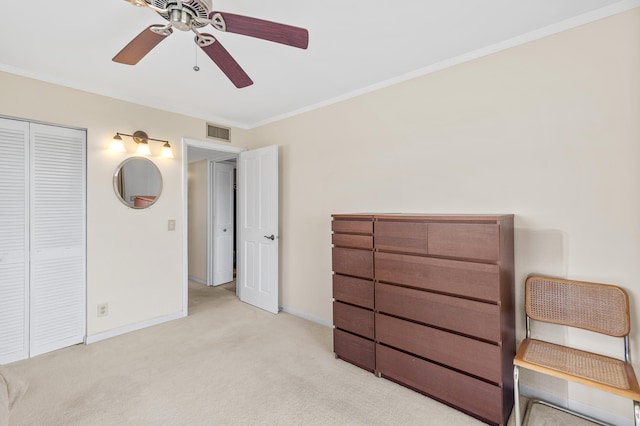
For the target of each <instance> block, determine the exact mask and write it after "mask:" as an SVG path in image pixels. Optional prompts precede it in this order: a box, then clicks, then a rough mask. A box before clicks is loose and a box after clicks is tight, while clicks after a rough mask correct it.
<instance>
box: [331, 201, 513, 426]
mask: <svg viewBox="0 0 640 426" xmlns="http://www.w3.org/2000/svg"><path fill="white" fill-rule="evenodd" d="M332 229H333V235H332V241H333V272H334V275H333V297H334V304H333V319H334V326H335V328H334V352H335V354H336V357H338V358H341V359H343V360H345V361H348V362H350V363H353V364H355V365H357V366H359V367H362V368H364V369H367V370H369V371H372V372H375V373H376V374H377V375H378V376H381V377H385V378H388V379H390V380H393V381H395V382H398V383H400V384H402V385H405V386H407V387H410V388H412V389H414V390H417V391H419V392H422V393H424V394H426V395H429V396H431V397H433V398H434V399H437V400H439V401H442V402H444V403H446V404H448V405H451V406H454V407H456V408H458V409H459V410H461V411H464V412H466V413H468V414H470V415H472V416H474V417H476V418H478V419H481V420H483V421H485V422H487V423H490V424H506V422H507V420H508V418H509V415H510V413H511V409H512V406H513V376H512V372H513V364H512V363H513V357H514V355H515V314H514V273H513V215H464V216H449V215H385V214H335V215H333V222H332Z"/></svg>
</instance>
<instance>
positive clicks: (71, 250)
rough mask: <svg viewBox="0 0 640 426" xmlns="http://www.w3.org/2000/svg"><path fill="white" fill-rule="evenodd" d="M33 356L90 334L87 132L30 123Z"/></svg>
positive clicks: (31, 322)
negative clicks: (87, 262) (87, 244)
mask: <svg viewBox="0 0 640 426" xmlns="http://www.w3.org/2000/svg"><path fill="white" fill-rule="evenodd" d="M30 140H31V173H30V174H31V179H30V181H31V185H30V186H31V193H30V197H31V203H30V209H29V210H30V221H31V238H30V252H31V258H30V263H31V269H30V327H29V328H30V331H29V336H30V342H29V345H30V349H29V353H30V356H32V357H33V356H36V355H40V354H42V353H45V352H50V351H53V350H56V349H60V348H64V347H66V346H71V345H74V344H77V343H82V341H83V340H84V336H85V326H86V320H85V317H86V316H85V307H86V296H85V281H86V279H85V275H86V274H85V241H86V238H85V218H86V214H85V206H86V202H85V193H86V190H85V181H86V178H85V168H86V167H85V157H86V155H85V147H86V132H85V131H84V130H78V129H68V128H63V127H56V126H48V125H43V124H35V123H31V126H30Z"/></svg>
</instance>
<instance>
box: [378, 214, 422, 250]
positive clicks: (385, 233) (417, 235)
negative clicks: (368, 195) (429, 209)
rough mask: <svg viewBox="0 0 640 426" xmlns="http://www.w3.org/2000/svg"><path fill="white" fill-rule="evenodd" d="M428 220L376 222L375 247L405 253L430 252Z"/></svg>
mask: <svg viewBox="0 0 640 426" xmlns="http://www.w3.org/2000/svg"><path fill="white" fill-rule="evenodd" d="M428 226H429V224H428V223H426V222H395V221H386V220H378V221H377V222H376V223H375V248H376V249H378V250H386V251H395V252H403V253H416V254H428V250H427V249H428V247H427V231H428Z"/></svg>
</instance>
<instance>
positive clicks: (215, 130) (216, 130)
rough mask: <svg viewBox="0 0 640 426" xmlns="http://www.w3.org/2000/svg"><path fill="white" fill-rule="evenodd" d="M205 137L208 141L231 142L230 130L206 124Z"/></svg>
mask: <svg viewBox="0 0 640 426" xmlns="http://www.w3.org/2000/svg"><path fill="white" fill-rule="evenodd" d="M207 137H208V138H209V139H216V140H220V141H225V142H231V129H229V128H226V127H220V126H216V125H215V124H211V123H207Z"/></svg>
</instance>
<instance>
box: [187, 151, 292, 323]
mask: <svg viewBox="0 0 640 426" xmlns="http://www.w3.org/2000/svg"><path fill="white" fill-rule="evenodd" d="M182 141H183V144H182V166H183V168H182V173H183V192H182V193H183V201H182V203H183V204H182V205H183V215H182V218H183V220H182V222H183V223H185V225H186V226H183V253H184V256H183V263H182V265H183V266H182V267H183V287H182V288H183V291H182V295H183V303H182V311H183V315H184V316H187V315H188V301H189V265H188V260H189V235H188V228H189V226H188V203H187V201H188V198H187V197H188V191H189V188H188V161H187V160H188V158H189V150H191V154H192V155H196V154H195V153H197V152H201V153H203V154H206V155H217V154H220V155H221V156H227V157H228V158H226V159H225V160H229V159H231V158H233V157H235V158H237V171H238V172H237V176H238V181H237V183H238V189H237V199H238V202H237V206H238V213H237V216H236V218H237V220H236V223H237V239H236V240H237V256H236V263H237V265H238V267H237V275H236V277H237V278H236V280H237V284H238V285H237V286H236V287H237V296H238V297H239V298H240V300H241V301H243V302H245V303H248V304H250V305H253V306H256V307H258V308H261V309H264V310H266V311H268V312H271V313H278V311H279V238H280V237H279V214H278V210H279V197H278V193H279V191H278V175H279V167H278V156H279V150H278V146H277V145H272V146H266V147H262V148H257V149H253V150H251V151H248V150H246V149H244V148H238V147H233V146H228V145H222V144H216V143H212V142H203V141H197V140H193V139H186V138H183V140H182ZM203 151H204V152H203ZM216 152H218V153H217V154H216ZM216 159H217V160H220V161H225V160H223V159H222V157H220V156H216Z"/></svg>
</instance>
